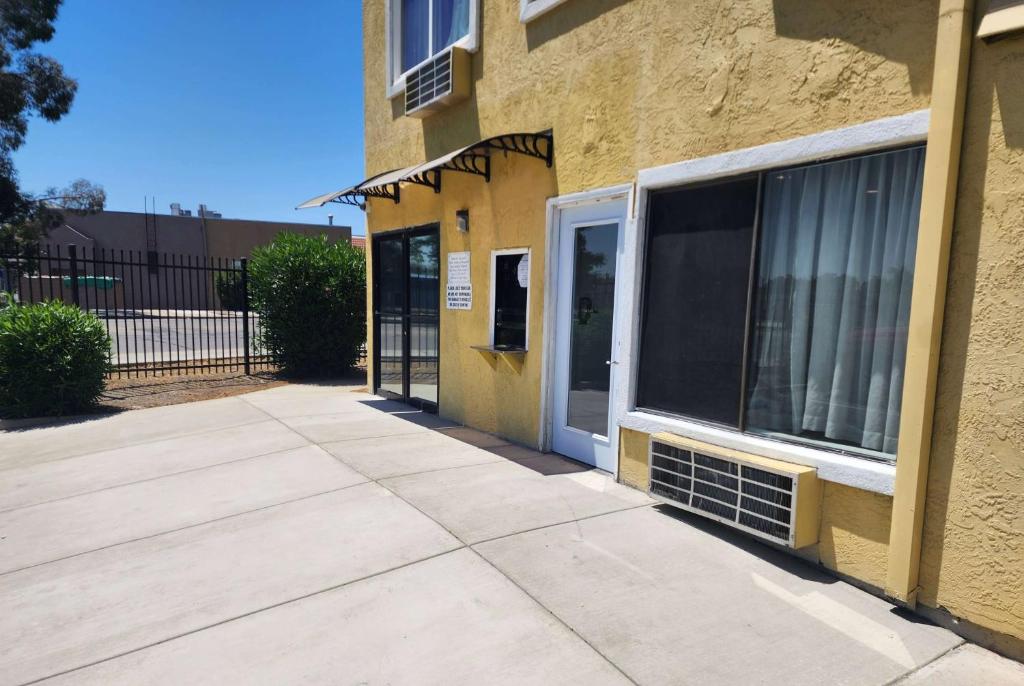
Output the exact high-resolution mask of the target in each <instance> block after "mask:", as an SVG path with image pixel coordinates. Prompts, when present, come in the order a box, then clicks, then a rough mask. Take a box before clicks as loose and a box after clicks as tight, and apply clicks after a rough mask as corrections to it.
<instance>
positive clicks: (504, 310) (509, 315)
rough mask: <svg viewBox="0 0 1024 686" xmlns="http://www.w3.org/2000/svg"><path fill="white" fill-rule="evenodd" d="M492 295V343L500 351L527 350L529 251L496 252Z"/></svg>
mask: <svg viewBox="0 0 1024 686" xmlns="http://www.w3.org/2000/svg"><path fill="white" fill-rule="evenodd" d="M491 294H492V296H493V305H492V308H491V322H492V328H491V337H492V340H491V345H492V346H493V347H494V348H495V349H499V350H526V343H527V335H526V333H527V329H526V327H527V322H528V319H529V316H528V310H529V305H530V253H529V250H527V249H525V248H524V249H515V250H501V251H498V252H495V253H494V254H493V256H492V262H491Z"/></svg>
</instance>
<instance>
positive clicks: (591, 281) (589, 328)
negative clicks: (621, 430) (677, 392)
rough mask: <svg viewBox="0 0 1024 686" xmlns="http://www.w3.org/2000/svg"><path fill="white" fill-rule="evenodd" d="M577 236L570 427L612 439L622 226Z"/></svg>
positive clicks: (591, 229)
mask: <svg viewBox="0 0 1024 686" xmlns="http://www.w3.org/2000/svg"><path fill="white" fill-rule="evenodd" d="M575 234H576V236H575V238H576V240H575V246H574V247H575V251H574V252H575V255H574V257H575V260H574V261H575V265H574V268H573V288H572V291H573V292H572V302H573V303H574V305H575V311H574V312H573V315H572V319H571V322H572V323H571V324H570V326H571V328H572V331H571V332H570V346H569V391H568V397H567V398H566V402H567V403H568V417H567V419H566V424H568V425H569V426H571V427H573V428H576V429H580V430H581V431H585V432H587V433H591V434H595V435H597V436H607V435H608V393H609V390H610V388H611V375H610V374H609V369H608V368H609V366H610V365H609V364H608V362H609V360H610V358H611V351H612V323H613V322H612V320H613V317H614V315H615V249H616V245H617V244H618V239H619V225H618V224H599V225H597V226H580V227H576V228H575Z"/></svg>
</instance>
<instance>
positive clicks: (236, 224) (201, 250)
mask: <svg viewBox="0 0 1024 686" xmlns="http://www.w3.org/2000/svg"><path fill="white" fill-rule="evenodd" d="M285 231H289V232H292V233H301V234H304V235H307V236H310V235H312V236H315V235H325V236H327V237H328V238H330V239H331V240H333V241H339V240H343V241H349V240H351V237H352V229H351V227H348V226H328V225H316V224H299V223H292V222H269V221H260V220H249V219H224V218H222V217H220V216H219V215H218V216H216V217H214V216H209V215H207V216H197V217H194V216H189V215H182V214H177V215H175V214H146V213H142V212H99V213H97V214H87V215H76V214H70V213H69V214H66V215H65V216H64V224H63V225H62V226H59V227H57V228H55V229H53V230H52V231H50V234H49V236H47V238H46V240H45V243H46V244H48V245H51V246H57V245H60V246H62V250H63V249H64V246H67V245H77V246H80V247H82V248H94V249H96V250H100V249H105V250H107V251H111V250H115V251H120V250H124V251H125V253H126V254H127V252H128V251H138V252H142V253H143V254H145V253H148V252H153V251H155V252H157V253H160V254H163V253H170V254H178V255H191V256H194V257H223V258H233V259H238V258H241V257H248V256H249V254H250V253H251V252H252V249H253V248H255V247H256V246H259V245H266V244H267V243H270V242H271V241H273V240H274V237H275V236H277V235H278V234H279V233H282V232H285Z"/></svg>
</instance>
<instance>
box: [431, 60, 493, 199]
mask: <svg viewBox="0 0 1024 686" xmlns="http://www.w3.org/2000/svg"><path fill="white" fill-rule="evenodd" d="M481 61H482V60H481V59H478V58H474V59H473V63H474V64H476V63H477V62H481ZM481 138H482V135H481V133H480V111H479V108H478V107H477V102H476V88H475V87H474V88H473V92H471V93H470V96H469V98H468V99H467V100H464V101H463V102H460V103H458V104H457V105H455V106H453V107H446V108H444V109H442V110H441V111H439V112H435V113H434V114H432V115H430V116H429V117H427V118H426V119H424V120H423V155H424V159H427V160H432V159H435V158H438V157H440V156H441V155H444V154H446V153H449V152H452V151H453V150H458V149H459V148H463V147H465V146H467V145H471V144H473V143H476V142H477V141H478V140H480V139H481ZM441 183H442V184H443V183H444V181H442V182H441ZM442 187H443V186H442Z"/></svg>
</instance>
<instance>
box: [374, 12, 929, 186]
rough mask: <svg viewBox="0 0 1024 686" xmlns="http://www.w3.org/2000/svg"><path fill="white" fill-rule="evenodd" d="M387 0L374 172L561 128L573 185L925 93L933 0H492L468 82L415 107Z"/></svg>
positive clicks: (859, 118) (378, 27)
mask: <svg viewBox="0 0 1024 686" xmlns="http://www.w3.org/2000/svg"><path fill="white" fill-rule="evenodd" d="M385 1H386V0H367V1H366V2H364V3H363V7H364V27H365V28H364V36H365V40H364V44H365V48H364V51H365V54H364V60H365V73H366V80H365V108H366V161H367V170H366V171H367V174H374V173H377V172H380V171H384V170H387V169H394V168H398V167H403V166H407V165H410V164H414V163H417V162H422V161H425V160H428V159H431V158H433V157H436V156H438V155H441V154H444V153H445V152H447V151H449V150H452V149H455V148H457V147H459V146H461V145H466V144H468V143H471V142H473V141H475V140H478V139H480V138H483V137H485V136H487V135H491V134H498V133H507V132H509V131H539V130H543V129H548V128H552V129H553V130H554V132H555V140H556V177H557V184H558V192H559V193H563V194H564V193H570V192H574V191H578V190H584V189H590V188H597V187H601V186H605V185H611V184H616V183H623V182H626V181H629V180H631V179H633V178H635V175H636V171H637V169H640V168H644V167H649V166H654V165H659V164H666V163H670V162H676V161H679V160H683V159H688V158H692V157H699V156H704V155H709V154H713V153H718V152H722V151H725V150H732V149H736V148H743V147H747V146H753V145H759V144H762V143H768V142H771V141H776V140H783V139H787V138H792V137H795V136H800V135H804V134H809V133H814V132H817V131H821V130H824V129H831V128H837V127H841V126H846V125H851V124H856V123H861V122H865V121H870V120H873V119H878V118H881V117H885V116H890V115H896V114H902V113H905V112H909V111H913V110H917V109H922V108H926V107H928V97H929V89H930V84H931V72H932V59H933V53H934V41H935V25H936V3H935V2H933V1H932V0H911V1H908V2H898V3H894V2H887V1H886V0H857V1H856V2H849V1H848V0H821V1H819V2H814V3H808V2H806V1H805V0H746V1H739V2H729V3H720V2H717V1H715V0H695V1H694V2H689V3H686V10H685V11H680V7H679V5H677V4H676V3H672V2H664V0H570V1H569V2H567V3H565V4H564V5H562V6H560V7H558V8H557V9H555V10H553V11H552V12H550V13H548V14H545V15H543V16H541V17H539V18H537V19H535V20H534V21H532V22H530V23H529V24H527V25H525V26H524V25H522V24H520V23H519V20H518V13H519V3H518V2H512V1H504V0H503V1H495V0H482V3H481V4H482V20H481V26H482V38H481V46H480V50H479V52H478V53H476V54H475V55H474V56H473V83H474V85H473V93H472V96H471V98H470V99H469V100H468V101H466V102H463V103H460V104H458V105H455V106H453V107H451V108H449V109H447V110H445V111H442V112H439V113H437V114H435V115H432V116H431V117H429V118H427V119H424V120H418V119H414V118H408V117H404V116H402V115H403V111H402V99H401V97H398V98H396V99H394V100H388V99H387V97H386V96H385V49H384V42H385V41H384V39H385V21H384V10H385Z"/></svg>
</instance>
